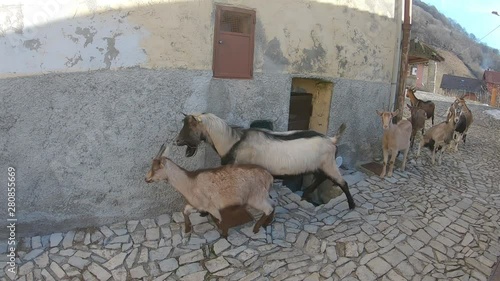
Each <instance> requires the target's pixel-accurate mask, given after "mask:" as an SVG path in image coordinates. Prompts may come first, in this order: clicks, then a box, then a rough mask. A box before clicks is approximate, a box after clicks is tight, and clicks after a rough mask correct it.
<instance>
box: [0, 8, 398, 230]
mask: <svg viewBox="0 0 500 281" xmlns="http://www.w3.org/2000/svg"><path fill="white" fill-rule="evenodd" d="M216 2H217V3H229V2H230V3H231V5H237V6H239V7H247V8H251V9H256V10H257V23H256V34H255V38H256V40H255V58H254V70H255V71H254V79H251V80H226V79H213V78H212V74H211V67H212V51H213V50H212V45H213V42H212V39H213V26H214V2H213V1H198V0H196V1H194V0H190V1H172V0H169V1H166V0H165V1H149V0H148V1H146V0H129V1H118V0H97V1H83V2H77V1H69V0H53V1H48V2H40V1H20V0H9V2H7V3H6V4H4V2H2V4H1V6H0V14H1V15H2V16H4V17H2V19H3V18H5V19H7V20H5V21H3V22H0V53H2V54H6V55H5V56H4V58H5V61H3V62H2V64H0V97H1V104H0V107H1V108H2V110H1V111H0V120H1V123H0V131H1V132H2V133H1V134H0V147H1V150H0V163H1V165H2V167H1V168H2V169H3V170H6V167H7V166H8V165H12V166H15V167H16V168H17V169H18V172H19V173H18V178H17V180H18V183H19V188H18V195H17V196H18V197H17V199H18V202H19V208H18V217H19V225H20V226H21V229H20V232H19V234H20V235H27V234H35V233H48V232H54V231H59V230H61V231H62V230H66V229H70V228H74V227H84V226H89V225H99V224H102V223H109V222H114V221H120V220H125V219H133V218H143V217H151V216H154V215H157V214H160V213H162V212H171V211H177V210H180V207H181V205H182V204H181V201H180V200H178V198H179V196H178V194H177V193H175V192H172V190H171V189H170V187H168V188H167V187H165V186H164V185H161V184H157V185H153V186H148V185H146V184H145V183H144V180H143V179H144V174H145V173H146V171H147V169H148V167H149V164H150V163H149V162H150V160H151V157H153V155H154V154H155V153H156V151H157V149H158V148H159V145H160V144H161V142H162V141H163V140H165V139H172V138H173V137H174V136H175V134H176V133H177V132H178V130H179V129H180V127H181V122H180V120H181V117H182V116H181V115H180V112H181V111H182V112H188V113H189V112H202V111H208V112H213V113H215V114H217V115H219V116H220V117H222V118H224V119H226V120H228V122H229V123H231V124H235V125H240V126H248V125H249V123H250V122H251V121H252V120H255V119H271V120H274V123H275V128H276V130H285V129H286V127H287V120H288V106H289V96H290V90H291V83H292V77H310V78H319V79H323V80H327V81H331V82H332V83H333V85H334V87H333V93H334V94H333V96H332V99H331V109H332V110H331V113H330V116H329V123H328V133H329V134H332V133H333V132H334V131H335V130H336V129H337V128H338V126H339V125H340V123H341V122H346V123H347V126H348V130H347V131H346V136H345V138H344V139H343V142H344V145H343V146H342V147H341V153H345V156H344V157H345V161H344V163H346V164H347V165H353V164H354V163H355V162H356V161H357V160H360V159H368V158H370V157H371V154H372V153H373V152H372V150H373V149H372V145H373V144H374V143H377V142H378V141H379V139H377V138H379V135H377V134H371V133H368V132H370V130H369V129H370V128H372V129H373V128H374V126H377V125H378V124H375V122H374V120H375V118H367V117H366V116H367V115H366V114H370V112H372V111H373V112H374V111H375V107H377V106H381V104H382V103H383V102H385V103H386V104H387V103H388V100H389V91H390V83H391V82H390V78H391V77H392V66H393V59H394V50H395V46H396V44H395V36H396V35H395V34H396V25H395V21H394V10H395V8H394V1H390V0H379V1H326V0H323V1H301V0H296V1H289V0H286V1H285V0H280V1H263V0H255V1H244V0H238V1H216ZM46 3H51V4H50V5H48V6H47V4H46ZM44 16H45V17H44ZM53 19H55V20H53ZM277 19H279V20H277ZM368 116H369V115H368ZM372 131H373V130H372ZM375 153H376V152H375ZM209 155H210V153H208V154H207V155H205V152H204V151H203V150H202V151H200V152H199V154H198V155H197V156H196V157H195V158H193V159H186V158H185V157H183V150H182V149H174V159H175V160H176V161H178V162H179V163H180V164H181V165H183V166H185V167H187V168H198V167H202V166H203V167H204V166H210V165H216V161H214V158H213V156H209ZM4 176H5V175H2V177H4ZM4 198H5V197H3V196H2V197H1V199H0V200H2V202H0V204H4V202H3V200H6V199H4ZM4 223H5V222H2V223H0V224H4ZM0 227H2V225H0Z"/></svg>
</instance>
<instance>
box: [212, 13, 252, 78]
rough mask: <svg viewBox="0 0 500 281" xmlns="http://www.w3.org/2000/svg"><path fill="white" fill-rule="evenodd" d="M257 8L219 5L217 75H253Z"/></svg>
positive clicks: (248, 76)
mask: <svg viewBox="0 0 500 281" xmlns="http://www.w3.org/2000/svg"><path fill="white" fill-rule="evenodd" d="M254 30H255V11H252V10H245V9H239V8H233V7H223V6H217V12H216V24H215V34H214V60H213V72H214V77H220V78H252V76H253V49H254Z"/></svg>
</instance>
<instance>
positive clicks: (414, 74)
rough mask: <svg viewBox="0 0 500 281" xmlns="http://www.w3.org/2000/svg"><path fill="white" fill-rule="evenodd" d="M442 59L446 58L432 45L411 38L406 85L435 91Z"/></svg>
mask: <svg viewBox="0 0 500 281" xmlns="http://www.w3.org/2000/svg"><path fill="white" fill-rule="evenodd" d="M442 61H444V58H443V57H442V56H441V55H440V54H439V53H438V52H437V51H436V50H434V49H433V48H432V47H430V46H429V45H427V44H425V43H423V42H421V41H419V40H418V39H411V40H410V50H409V53H408V64H409V66H410V71H409V73H408V77H407V78H406V85H408V86H413V87H415V88H417V89H419V90H421V91H426V92H431V93H435V92H436V78H437V77H436V73H437V67H438V63H439V62H442Z"/></svg>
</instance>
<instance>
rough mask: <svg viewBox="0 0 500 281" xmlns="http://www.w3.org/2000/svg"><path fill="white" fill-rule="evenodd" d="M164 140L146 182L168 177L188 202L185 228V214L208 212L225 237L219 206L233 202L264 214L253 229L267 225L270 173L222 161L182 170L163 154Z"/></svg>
mask: <svg viewBox="0 0 500 281" xmlns="http://www.w3.org/2000/svg"><path fill="white" fill-rule="evenodd" d="M165 149H166V148H165V144H163V145H162V147H161V148H160V151H159V152H158V154H157V155H156V157H155V158H154V159H153V163H152V166H151V169H150V171H149V172H148V173H147V175H146V182H147V183H151V182H157V181H160V180H166V181H168V182H169V183H170V184H171V185H172V186H173V187H174V188H175V189H176V190H177V191H179V192H180V193H181V194H182V195H183V197H184V198H185V199H186V201H187V202H188V203H187V204H186V206H185V208H184V211H183V214H184V220H185V225H186V228H185V232H190V231H191V222H190V220H189V215H190V214H191V213H193V212H195V211H204V212H208V213H210V214H211V215H212V216H213V217H214V218H215V219H217V222H216V223H217V224H218V226H219V227H220V228H221V229H222V236H224V237H227V223H226V222H224V221H222V215H221V210H224V209H228V208H232V207H235V206H246V205H248V206H251V207H253V208H255V209H257V210H259V211H262V212H263V213H264V214H263V215H262V217H261V218H260V219H259V220H258V221H257V222H256V223H255V226H254V228H253V232H254V233H257V232H258V231H259V228H260V227H261V226H262V225H264V226H267V225H268V224H269V223H270V222H271V221H272V219H273V216H274V202H273V201H272V200H271V199H270V196H269V190H270V188H271V186H272V184H273V176H272V175H271V174H270V173H269V172H268V171H266V170H265V169H263V168H261V167H259V166H256V165H226V166H220V167H217V168H212V169H203V170H197V171H186V170H184V169H183V168H181V167H179V166H178V165H176V164H175V163H174V162H173V161H172V160H170V159H169V158H167V157H165V156H163V155H164V152H165Z"/></svg>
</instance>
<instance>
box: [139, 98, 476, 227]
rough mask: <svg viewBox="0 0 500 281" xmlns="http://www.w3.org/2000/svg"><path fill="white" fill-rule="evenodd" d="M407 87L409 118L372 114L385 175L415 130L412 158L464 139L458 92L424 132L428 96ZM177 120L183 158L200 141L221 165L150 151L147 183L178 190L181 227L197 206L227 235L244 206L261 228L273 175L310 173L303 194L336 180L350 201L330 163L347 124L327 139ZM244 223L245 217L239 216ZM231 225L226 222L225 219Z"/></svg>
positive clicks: (270, 207)
mask: <svg viewBox="0 0 500 281" xmlns="http://www.w3.org/2000/svg"><path fill="white" fill-rule="evenodd" d="M414 92H415V90H414V89H407V96H408V97H409V98H410V101H411V106H410V105H408V107H409V108H410V112H411V119H410V121H408V120H401V121H399V122H398V123H397V124H392V118H393V117H394V116H396V115H397V114H398V113H399V111H398V110H396V111H395V112H378V111H377V113H378V114H379V115H380V116H381V118H382V122H383V128H384V134H383V139H382V148H383V155H384V166H383V171H382V173H381V175H380V176H381V177H384V176H385V174H386V164H387V160H388V155H389V153H390V154H391V161H390V162H389V164H390V167H389V171H388V173H387V176H391V175H392V171H393V168H394V161H395V158H396V156H397V154H398V153H399V151H403V152H404V159H403V163H402V170H404V168H405V163H406V158H407V155H408V152H409V150H410V148H411V147H412V146H413V142H414V139H415V135H416V133H417V131H418V130H421V131H422V135H423V137H422V139H421V142H420V145H419V148H418V152H417V157H418V155H419V154H420V149H421V148H422V146H425V147H429V148H430V149H431V150H432V152H433V153H432V163H433V164H434V159H435V154H436V152H438V151H440V152H441V155H440V157H439V162H441V157H442V153H443V150H444V148H445V146H446V145H450V146H451V145H452V143H453V142H455V143H456V144H455V150H457V149H458V142H459V141H460V140H462V139H463V141H464V143H465V138H466V135H467V130H468V128H469V126H470V124H471V123H472V113H471V112H470V110H469V108H468V107H467V105H466V104H465V100H464V99H463V97H462V98H457V99H456V100H455V102H454V103H453V104H452V105H451V106H450V108H449V109H448V112H447V119H446V121H444V122H442V123H440V124H437V125H435V126H433V127H431V128H430V129H428V130H427V132H425V134H424V124H425V120H426V119H429V118H431V119H432V125H434V109H435V105H434V103H432V102H431V101H422V100H419V99H418V98H416V97H415V94H414ZM184 116H185V117H184V120H183V122H184V125H183V127H182V129H181V131H180V132H179V134H178V136H177V137H176V139H175V145H177V146H186V152H185V155H186V157H192V156H193V155H195V154H196V152H197V150H198V146H199V145H200V144H201V143H202V142H207V143H208V144H210V145H211V146H212V147H213V148H214V150H215V151H216V152H217V153H218V154H219V156H220V157H221V164H222V165H221V166H219V167H216V168H210V169H201V170H196V171H187V170H185V169H183V168H182V167H180V166H178V165H177V164H175V163H174V162H173V161H172V160H170V159H169V158H168V149H167V147H166V145H165V144H163V145H162V147H161V148H160V151H159V152H158V153H157V155H156V156H155V157H154V159H153V161H152V165H151V169H150V170H149V171H148V173H147V175H146V179H145V180H146V182H148V183H151V182H157V181H161V180H165V181H168V182H170V184H171V185H172V186H173V187H174V188H175V189H176V190H177V191H178V192H180V193H181V194H182V196H183V197H184V198H185V200H186V202H187V204H186V206H185V208H184V211H183V215H184V223H185V232H186V233H187V232H190V231H191V222H190V220H189V215H190V214H191V213H193V212H200V215H201V216H207V215H209V214H210V215H211V216H212V218H213V219H214V222H215V223H216V225H217V226H218V227H219V229H220V230H221V232H222V236H223V237H227V233H228V228H229V227H231V226H234V225H237V224H238V223H236V224H235V222H234V221H232V222H231V220H239V221H240V223H241V222H242V221H243V220H245V219H246V221H250V220H251V216H250V215H249V213H248V211H246V206H250V207H252V208H255V209H257V210H259V211H261V212H263V215H262V217H261V218H260V219H259V220H258V221H257V222H256V223H255V225H254V228H253V232H254V233H257V232H258V231H259V230H260V227H261V226H263V227H266V226H267V225H269V224H270V223H271V222H272V221H273V218H274V208H275V206H276V202H275V201H273V200H271V197H270V196H269V192H270V189H271V186H272V184H273V180H274V178H283V177H285V176H292V175H301V174H314V181H313V182H312V183H311V185H309V186H308V187H307V188H306V189H305V190H304V193H303V195H302V198H303V199H308V198H310V196H311V195H312V193H313V192H314V191H315V190H316V188H317V187H318V186H319V185H320V184H321V183H322V182H324V181H325V180H326V179H330V180H331V181H332V182H333V183H335V184H336V185H338V186H340V188H341V189H342V191H343V192H344V194H345V196H346V197H347V202H348V205H349V208H350V209H354V207H355V204H354V200H353V198H352V195H351V193H350V192H349V188H348V185H347V182H346V181H345V180H344V179H343V177H342V175H341V173H340V171H339V169H338V167H337V165H336V163H335V158H336V153H337V146H336V144H337V143H338V141H339V140H340V138H341V137H342V135H343V133H344V130H345V128H346V126H345V124H341V126H340V127H339V128H338V130H337V132H336V134H335V136H333V137H328V136H325V135H323V134H320V133H317V132H315V131H307V130H306V131H288V132H274V131H270V130H266V129H259V128H249V129H239V128H234V127H231V126H229V125H228V124H227V123H226V122H225V121H224V120H223V119H221V118H219V117H217V116H215V115H214V114H211V113H203V114H196V115H186V114H184ZM246 221H245V222H246ZM232 223H233V224H232Z"/></svg>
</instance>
